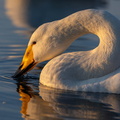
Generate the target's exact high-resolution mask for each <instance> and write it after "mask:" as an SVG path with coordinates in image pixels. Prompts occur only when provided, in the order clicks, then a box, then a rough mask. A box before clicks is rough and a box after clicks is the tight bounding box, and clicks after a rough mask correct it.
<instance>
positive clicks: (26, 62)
mask: <svg viewBox="0 0 120 120" xmlns="http://www.w3.org/2000/svg"><path fill="white" fill-rule="evenodd" d="M32 46H33V45H29V46H28V47H27V49H26V52H25V54H24V56H23V59H22V62H21V64H20V66H19V68H18V70H17V71H16V72H15V74H14V76H13V77H14V78H17V77H21V76H23V75H24V74H25V73H27V72H28V71H30V70H31V69H33V67H34V66H35V65H36V64H37V62H35V60H34V58H33V51H32Z"/></svg>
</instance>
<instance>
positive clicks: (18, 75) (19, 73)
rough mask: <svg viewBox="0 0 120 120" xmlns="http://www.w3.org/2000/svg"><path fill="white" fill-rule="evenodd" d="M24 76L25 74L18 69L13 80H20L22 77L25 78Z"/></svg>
mask: <svg viewBox="0 0 120 120" xmlns="http://www.w3.org/2000/svg"><path fill="white" fill-rule="evenodd" d="M23 76H24V75H23V72H22V71H21V70H20V69H18V70H17V71H16V72H15V74H14V75H13V76H12V78H14V79H18V78H21V77H23Z"/></svg>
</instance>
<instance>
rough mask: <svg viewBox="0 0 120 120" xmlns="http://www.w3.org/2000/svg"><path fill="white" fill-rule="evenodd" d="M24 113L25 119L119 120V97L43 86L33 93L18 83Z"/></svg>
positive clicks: (23, 84)
mask: <svg viewBox="0 0 120 120" xmlns="http://www.w3.org/2000/svg"><path fill="white" fill-rule="evenodd" d="M17 85H18V93H19V95H20V96H21V98H20V100H21V101H22V107H21V113H22V114H23V115H24V118H26V119H28V118H29V119H34V120H41V119H52V120H53V119H56V120H59V119H60V120H62V119H80V120H83V119H86V120H117V119H119V118H120V114H118V112H119V113H120V109H119V107H118V106H116V105H115V103H117V105H118V104H120V101H119V97H118V96H119V95H114V94H100V93H85V92H72V91H63V90H57V89H52V88H48V87H45V86H43V85H40V87H39V90H40V93H39V95H40V96H41V97H40V96H39V95H38V92H37V93H34V90H32V88H31V86H30V84H27V83H26V82H22V83H18V84H17Z"/></svg>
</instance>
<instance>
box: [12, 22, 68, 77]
mask: <svg viewBox="0 0 120 120" xmlns="http://www.w3.org/2000/svg"><path fill="white" fill-rule="evenodd" d="M56 29H57V28H56V27H55V22H54V24H53V23H47V24H43V25H42V26H40V27H39V28H38V29H37V30H36V31H35V32H34V33H33V34H32V36H31V38H30V41H29V43H28V47H27V49H26V51H25V54H24V56H23V59H22V62H21V64H20V66H19V68H18V70H17V71H16V73H15V75H14V77H20V76H22V75H24V74H25V73H27V72H28V71H30V70H31V69H32V68H34V66H35V65H36V64H38V63H40V62H43V61H46V60H50V59H52V58H54V57H55V56H57V55H59V54H61V53H62V52H63V51H64V50H65V49H66V48H67V46H69V45H67V44H68V43H66V44H65V42H64V41H62V40H61V39H62V34H61V35H60V34H58V33H59V32H57V31H58V30H56Z"/></svg>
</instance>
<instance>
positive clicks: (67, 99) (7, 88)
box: [0, 0, 120, 120]
mask: <svg viewBox="0 0 120 120" xmlns="http://www.w3.org/2000/svg"><path fill="white" fill-rule="evenodd" d="M119 5H120V1H119V0H79V1H78V0H61V1H56V0H51V1H50V0H46V1H42V0H34V1H33V0H0V120H23V119H25V120H77V119H78V120H119V119H120V95H116V94H103V93H85V92H73V91H64V90H57V89H52V88H48V87H45V86H43V85H41V84H40V83H39V74H40V72H41V70H42V67H43V66H44V65H45V63H41V64H40V65H38V66H37V67H35V69H34V70H32V71H30V72H29V73H28V75H27V76H26V78H23V79H21V80H20V81H15V80H13V78H12V77H11V76H12V75H13V74H14V72H15V71H16V69H17V68H18V65H19V64H20V62H21V59H22V56H23V54H24V51H25V48H26V45H27V43H28V41H29V38H30V35H31V34H32V33H33V31H34V30H35V29H36V28H37V27H38V26H39V25H41V24H43V23H44V22H49V21H53V20H57V19H61V18H63V17H65V16H67V15H69V14H71V13H73V12H76V11H78V10H82V9H87V8H96V9H104V10H108V11H109V12H111V13H112V14H114V15H115V16H116V17H118V18H119V19H120V12H119V11H120V7H119ZM97 45H98V38H97V37H96V36H94V35H87V36H83V37H82V38H79V39H78V40H76V41H75V43H73V44H72V45H71V46H70V48H69V49H68V50H67V51H66V52H71V51H79V50H89V49H92V48H94V47H95V46H97Z"/></svg>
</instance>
